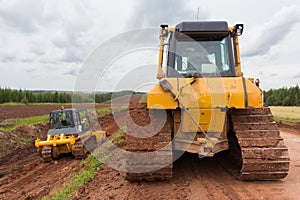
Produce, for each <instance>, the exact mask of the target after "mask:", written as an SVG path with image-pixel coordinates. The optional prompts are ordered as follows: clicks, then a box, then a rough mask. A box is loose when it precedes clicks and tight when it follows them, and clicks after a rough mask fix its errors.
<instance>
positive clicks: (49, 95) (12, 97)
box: [0, 87, 135, 105]
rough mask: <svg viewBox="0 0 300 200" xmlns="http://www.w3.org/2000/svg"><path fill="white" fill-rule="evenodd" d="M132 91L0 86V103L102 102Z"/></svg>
mask: <svg viewBox="0 0 300 200" xmlns="http://www.w3.org/2000/svg"><path fill="white" fill-rule="evenodd" d="M133 93H135V92H133V91H119V92H102V93H93V94H90V95H85V94H84V93H82V95H81V94H80V93H75V94H73V93H72V92H58V91H30V90H21V89H19V90H14V89H10V88H7V87H5V88H1V87H0V104H3V103H9V102H14V103H23V104H26V105H28V104H29V103H71V102H85V103H86V102H88V103H93V102H96V103H103V102H105V101H109V100H111V99H112V98H118V97H121V96H124V95H130V94H133Z"/></svg>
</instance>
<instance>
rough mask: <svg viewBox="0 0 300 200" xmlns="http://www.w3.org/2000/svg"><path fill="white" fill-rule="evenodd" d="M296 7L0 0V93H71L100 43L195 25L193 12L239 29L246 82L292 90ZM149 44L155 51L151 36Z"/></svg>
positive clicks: (189, 0)
mask: <svg viewBox="0 0 300 200" xmlns="http://www.w3.org/2000/svg"><path fill="white" fill-rule="evenodd" d="M299 5H300V4H299V1H298V0H286V1H270V0H266V1H258V0H253V1H246V2H242V1H236V0H228V1H216V0H212V1H201V2H199V1H198V0H186V1H181V0H165V1H160V0H153V1H150V0H139V1H134V0H124V1H119V0H111V1H105V0H100V1H93V0H86V1H79V0H72V1H59V0H51V1H47V0H26V1H22V0H10V1H1V3H0V26H1V31H0V69H1V73H0V86H9V87H12V88H27V89H31V88H32V89H59V88H62V89H70V90H72V89H73V85H74V81H75V76H76V75H77V74H78V72H79V70H80V66H81V65H82V63H83V62H84V61H85V60H86V58H87V56H88V55H89V54H90V52H91V51H92V50H93V49H95V47H97V45H98V44H100V43H101V42H103V41H106V40H107V39H109V38H111V37H112V36H115V35H117V34H119V33H121V32H123V31H127V30H131V29H132V28H136V27H149V26H151V27H159V25H160V24H164V23H166V24H169V25H170V26H174V25H175V24H177V23H179V22H181V21H186V20H196V15H197V8H198V7H199V10H200V12H199V14H200V16H199V19H200V20H206V19H209V20H226V21H228V22H229V24H232V25H234V24H235V23H244V24H245V32H244V35H243V36H242V37H241V39H240V42H241V51H242V55H244V57H243V58H242V61H243V63H242V64H243V70H244V72H245V74H246V76H251V77H260V78H261V80H262V83H263V85H264V87H265V88H269V87H280V86H282V85H287V86H288V85H293V84H295V82H296V81H298V82H299V79H295V80H296V81H295V80H291V78H290V77H291V76H293V75H292V73H294V74H296V73H295V71H297V70H298V67H297V65H298V54H299V52H300V47H298V44H299V43H300V39H299V37H298V35H299V32H300V26H299V23H298V22H299V19H300V16H299V13H300V11H299ZM266 8H267V9H266ZM145 37H148V36H145ZM142 40H143V38H139V41H142ZM155 40H157V44H158V33H157V36H155ZM245 56H247V57H245ZM156 62H157V61H156V60H155V61H153V63H156ZM286 69H289V72H287V71H286ZM259 71H260V72H261V74H259V73H258V72H259ZM120 73H122V72H120ZM275 74H277V75H276V76H273V77H270V76H271V75H275ZM289 74H291V75H289ZM116 76H117V77H118V74H117V75H116ZM274 77H275V78H276V79H278V80H281V82H280V83H279V82H278V83H274V80H272V78H273V79H274ZM54 80H57V81H55V82H54ZM59 83H60V84H59Z"/></svg>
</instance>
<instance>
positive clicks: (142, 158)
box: [125, 104, 173, 181]
mask: <svg viewBox="0 0 300 200" xmlns="http://www.w3.org/2000/svg"><path fill="white" fill-rule="evenodd" d="M129 112H130V115H131V117H132V119H133V120H134V121H135V123H136V124H137V125H139V126H140V127H142V126H145V127H144V128H142V129H140V131H141V132H139V134H141V135H143V134H147V133H156V134H154V135H153V136H152V137H147V138H138V137H133V136H131V135H128V134H127V135H126V137H125V141H126V147H125V148H126V150H127V151H130V152H133V153H135V154H134V155H129V156H128V157H127V159H126V163H127V170H128V172H127V173H126V176H125V177H126V179H127V180H129V181H142V180H145V181H155V180H169V179H171V178H172V168H173V164H172V145H169V146H168V144H170V142H171V126H170V116H169V115H167V119H166V118H165V120H166V122H164V124H163V127H162V128H161V130H159V129H158V126H156V124H157V123H160V124H161V121H159V120H160V116H161V114H162V112H165V111H161V110H151V111H150V112H151V115H150V116H152V117H151V120H153V121H152V122H151V123H152V125H151V126H147V125H146V124H143V123H145V122H148V123H149V122H150V121H151V120H150V121H149V117H148V114H149V110H148V109H147V108H146V104H137V105H133V106H131V107H130V109H129ZM132 131H135V130H134V128H132V127H131V125H130V124H129V125H128V132H132ZM166 147H168V148H166ZM162 148H164V149H163V150H159V149H162ZM158 150H159V151H158ZM153 167H155V168H157V169H158V170H156V171H153ZM131 172H132V173H131ZM134 172H137V173H134ZM141 172H144V173H141Z"/></svg>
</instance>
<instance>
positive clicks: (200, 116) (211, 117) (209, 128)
mask: <svg viewBox="0 0 300 200" xmlns="http://www.w3.org/2000/svg"><path fill="white" fill-rule="evenodd" d="M189 112H190V113H191V114H192V116H193V117H194V119H195V120H196V121H198V122H199V124H200V126H201V127H202V129H203V130H204V131H206V132H219V133H220V132H222V131H223V129H224V124H225V114H226V113H225V110H224V111H221V109H190V110H189ZM182 131H183V132H200V130H199V128H198V126H197V125H196V124H195V123H194V122H193V120H192V119H191V118H190V117H189V116H188V115H187V114H186V113H185V112H183V117H182Z"/></svg>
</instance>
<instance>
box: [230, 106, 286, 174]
mask: <svg viewBox="0 0 300 200" xmlns="http://www.w3.org/2000/svg"><path fill="white" fill-rule="evenodd" d="M230 115H231V122H232V126H233V127H232V128H233V132H234V133H235V134H234V135H232V137H231V138H229V141H230V148H231V149H230V152H231V153H230V155H231V158H232V159H233V160H234V161H235V163H236V165H237V166H238V167H239V169H240V172H239V175H238V176H239V178H240V179H241V180H277V179H282V178H284V177H286V176H287V174H288V170H289V162H290V161H289V160H290V159H289V155H288V149H287V148H286V146H285V145H284V144H283V139H282V138H281V136H280V132H279V130H278V127H277V125H276V123H275V121H274V117H273V115H272V113H271V111H270V109H269V108H261V109H240V110H231V112H230Z"/></svg>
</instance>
